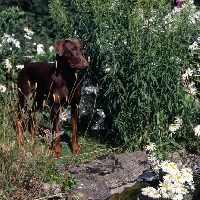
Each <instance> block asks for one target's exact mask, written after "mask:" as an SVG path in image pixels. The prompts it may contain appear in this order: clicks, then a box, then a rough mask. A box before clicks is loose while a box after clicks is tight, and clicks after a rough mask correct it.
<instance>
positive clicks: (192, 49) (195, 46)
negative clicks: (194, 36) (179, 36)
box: [188, 41, 199, 51]
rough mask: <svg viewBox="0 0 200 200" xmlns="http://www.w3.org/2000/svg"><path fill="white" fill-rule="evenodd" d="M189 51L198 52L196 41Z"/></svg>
mask: <svg viewBox="0 0 200 200" xmlns="http://www.w3.org/2000/svg"><path fill="white" fill-rule="evenodd" d="M188 49H189V50H191V51H196V50H198V49H199V46H198V43H197V42H196V41H195V42H194V43H193V44H191V45H189V47H188Z"/></svg>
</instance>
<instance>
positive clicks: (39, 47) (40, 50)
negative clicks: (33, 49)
mask: <svg viewBox="0 0 200 200" xmlns="http://www.w3.org/2000/svg"><path fill="white" fill-rule="evenodd" d="M43 47H44V46H43V44H38V45H37V54H38V55H41V54H44V50H43Z"/></svg>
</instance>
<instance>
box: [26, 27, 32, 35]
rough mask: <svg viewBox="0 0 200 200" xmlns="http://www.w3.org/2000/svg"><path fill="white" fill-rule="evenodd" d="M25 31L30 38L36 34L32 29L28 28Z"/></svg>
mask: <svg viewBox="0 0 200 200" xmlns="http://www.w3.org/2000/svg"><path fill="white" fill-rule="evenodd" d="M24 31H25V32H26V35H28V36H32V35H33V34H34V32H33V31H32V30H31V29H30V28H27V27H25V28H24Z"/></svg>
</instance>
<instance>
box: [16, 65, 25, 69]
mask: <svg viewBox="0 0 200 200" xmlns="http://www.w3.org/2000/svg"><path fill="white" fill-rule="evenodd" d="M16 68H17V69H23V68H24V65H17V66H16Z"/></svg>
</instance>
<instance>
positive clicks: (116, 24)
mask: <svg viewBox="0 0 200 200" xmlns="http://www.w3.org/2000/svg"><path fill="white" fill-rule="evenodd" d="M56 2H57V3H58V2H59V4H61V0H51V1H50V4H49V7H50V9H51V15H52V17H53V18H54V20H56V21H59V22H60V26H61V24H62V25H63V26H64V25H65V26H67V27H70V28H68V30H66V32H63V34H65V35H66V36H73V37H79V38H80V39H81V40H82V41H83V42H84V44H86V53H85V54H86V56H88V55H89V56H91V63H90V72H89V80H90V84H92V85H94V86H98V102H97V108H101V109H103V110H104V112H105V115H106V120H105V121H106V122H107V126H106V128H107V130H108V132H112V133H113V137H114V138H115V139H116V140H120V141H121V142H123V145H124V147H125V148H126V149H127V150H130V151H131V150H136V149H139V148H140V147H142V146H143V145H144V144H146V142H147V141H157V142H158V143H159V145H164V146H166V145H167V144H168V145H169V144H172V143H173V144H175V143H174V142H173V139H172V138H171V137H170V136H169V134H168V126H169V123H171V122H172V121H173V120H174V118H175V117H176V116H181V117H182V119H183V122H184V124H185V126H183V127H182V128H181V129H180V130H179V132H178V134H177V135H175V137H174V139H175V140H174V141H176V142H179V141H180V140H181V141H183V140H185V139H188V138H189V137H191V126H192V123H194V122H195V121H196V119H197V109H196V106H195V103H194V102H195V101H193V100H194V97H193V96H191V95H188V94H186V93H185V90H184V89H183V87H182V84H181V75H180V73H181V71H183V70H185V69H187V68H188V66H190V65H191V57H190V58H189V51H188V46H189V45H190V43H191V42H193V41H192V38H193V37H194V36H197V34H198V30H199V17H197V16H198V14H197V12H196V8H195V6H194V5H193V3H192V2H190V1H185V3H184V5H183V7H182V8H181V9H176V10H175V9H174V10H172V6H171V2H169V1H165V0H161V1H156V0H153V1H143V0H138V1H137V2H135V1H120V0H109V1H106V2H105V1H101V0H100V1H94V0H93V1H83V0H76V1H71V6H70V8H72V7H73V13H71V14H69V15H68V14H67V15H64V13H63V12H64V11H63V10H62V9H61V12H62V13H61V14H60V15H56V14H55V13H58V9H57V7H56V6H55V3H56ZM134 2H135V3H134ZM63 6H64V5H63ZM66 9H68V7H66ZM68 12H70V10H68ZM63 15H64V16H65V18H64V19H66V18H67V17H69V18H70V21H69V23H67V19H66V20H64V21H65V23H64V22H62V20H63V17H62V16H63ZM72 19H73V21H72ZM71 22H72V23H71ZM110 124H111V125H110Z"/></svg>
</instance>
